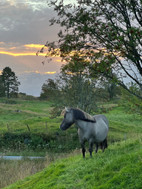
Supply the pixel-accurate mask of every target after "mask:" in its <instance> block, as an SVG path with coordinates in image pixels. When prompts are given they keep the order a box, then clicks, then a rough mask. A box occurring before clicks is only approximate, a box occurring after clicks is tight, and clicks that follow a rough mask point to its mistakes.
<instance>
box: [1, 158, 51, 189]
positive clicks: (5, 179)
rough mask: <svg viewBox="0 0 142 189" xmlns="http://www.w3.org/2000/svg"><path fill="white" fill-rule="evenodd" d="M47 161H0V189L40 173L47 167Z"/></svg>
mask: <svg viewBox="0 0 142 189" xmlns="http://www.w3.org/2000/svg"><path fill="white" fill-rule="evenodd" d="M48 163H49V162H48V161H47V160H40V159H38V160H29V159H23V160H3V159H0V188H4V187H5V186H7V185H10V184H12V183H14V182H16V181H17V180H21V179H23V178H25V177H26V176H30V175H32V174H35V173H37V172H39V171H41V170H42V169H43V168H45V167H46V166H47V165H48Z"/></svg>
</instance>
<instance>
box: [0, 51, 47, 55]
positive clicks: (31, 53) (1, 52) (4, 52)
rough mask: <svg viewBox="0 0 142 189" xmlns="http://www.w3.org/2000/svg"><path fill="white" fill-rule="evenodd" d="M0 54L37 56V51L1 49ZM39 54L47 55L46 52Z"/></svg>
mask: <svg viewBox="0 0 142 189" xmlns="http://www.w3.org/2000/svg"><path fill="white" fill-rule="evenodd" d="M0 54H5V55H10V56H35V55H36V53H35V52H23V53H22V52H20V53H17V52H8V51H0ZM38 56H46V54H45V53H42V54H39V55H38Z"/></svg>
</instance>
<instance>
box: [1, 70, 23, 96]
mask: <svg viewBox="0 0 142 189" xmlns="http://www.w3.org/2000/svg"><path fill="white" fill-rule="evenodd" d="M1 78H2V83H3V86H4V93H5V96H6V97H7V98H10V97H12V96H14V97H15V96H17V93H18V86H19V85H20V82H19V81H18V78H17V76H16V75H15V73H14V72H13V71H12V70H11V68H9V67H5V68H4V69H3V71H2V75H1Z"/></svg>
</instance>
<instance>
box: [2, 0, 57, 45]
mask: <svg viewBox="0 0 142 189" xmlns="http://www.w3.org/2000/svg"><path fill="white" fill-rule="evenodd" d="M36 7H37V8H36ZM0 9H1V11H0V36H1V39H3V42H14V43H16V42H19V43H21V44H28V43H29V42H30V43H41V42H42V43H45V42H46V41H47V39H48V38H49V39H51V40H54V39H55V36H54V33H57V30H56V29H57V27H52V28H51V27H49V21H48V20H49V19H51V18H52V17H53V16H54V15H55V13H54V12H53V10H51V9H50V8H49V7H48V6H47V1H46V0H45V1H44V0H43V1H41V2H39V1H35V0H32V1H27V0H22V1H21V0H17V1H8V0H4V1H0Z"/></svg>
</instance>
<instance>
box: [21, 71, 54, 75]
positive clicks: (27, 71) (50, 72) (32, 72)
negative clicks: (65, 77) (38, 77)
mask: <svg viewBox="0 0 142 189" xmlns="http://www.w3.org/2000/svg"><path fill="white" fill-rule="evenodd" d="M25 73H37V74H38V73H39V74H42V75H44V74H55V73H56V71H52V72H50V71H49V72H39V71H38V70H35V71H25Z"/></svg>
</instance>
